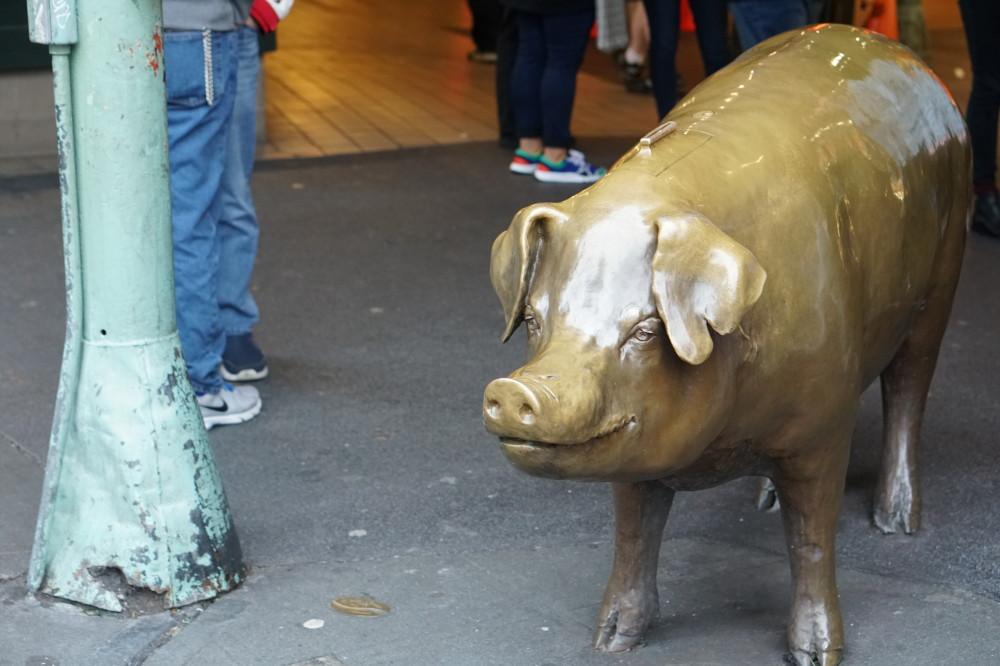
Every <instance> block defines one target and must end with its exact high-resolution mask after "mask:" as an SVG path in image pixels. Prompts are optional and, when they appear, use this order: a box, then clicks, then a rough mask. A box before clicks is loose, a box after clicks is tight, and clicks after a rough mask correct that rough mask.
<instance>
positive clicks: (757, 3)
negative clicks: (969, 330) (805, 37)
mask: <svg viewBox="0 0 1000 666" xmlns="http://www.w3.org/2000/svg"><path fill="white" fill-rule="evenodd" d="M729 10H730V12H731V13H732V15H733V24H734V25H735V26H736V33H737V34H738V35H739V38H740V47H741V48H742V49H744V50H746V49H749V48H750V47H752V46H756V45H757V44H759V43H760V42H762V41H764V40H765V39H769V38H771V37H774V36H775V35H777V34H780V33H782V32H785V31H786V30H792V29H794V28H800V27H802V26H804V25H805V24H806V20H807V17H806V7H805V5H804V4H802V0H730V3H729Z"/></svg>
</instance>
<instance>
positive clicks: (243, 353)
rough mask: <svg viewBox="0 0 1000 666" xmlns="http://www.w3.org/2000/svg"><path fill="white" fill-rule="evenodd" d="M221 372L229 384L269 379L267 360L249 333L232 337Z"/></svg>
mask: <svg viewBox="0 0 1000 666" xmlns="http://www.w3.org/2000/svg"><path fill="white" fill-rule="evenodd" d="M220 370H221V371H222V378H223V379H225V380H226V381H227V382H254V381H257V380H258V379H264V378H265V377H267V360H266V359H265V358H264V354H263V352H261V350H260V347H258V346H257V345H256V343H254V341H253V336H251V335H250V334H249V333H244V334H243V335H230V336H227V337H226V349H225V351H223V352H222V367H221V368H220Z"/></svg>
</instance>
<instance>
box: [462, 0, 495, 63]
mask: <svg viewBox="0 0 1000 666" xmlns="http://www.w3.org/2000/svg"><path fill="white" fill-rule="evenodd" d="M466 1H467V2H468V4H469V12H470V13H471V14H472V42H473V43H474V44H475V45H476V47H475V48H474V49H473V50H472V51H469V54H468V58H469V60H471V61H472V62H485V63H494V62H496V61H497V38H498V37H499V34H500V20H501V18H502V17H501V11H500V0H466Z"/></svg>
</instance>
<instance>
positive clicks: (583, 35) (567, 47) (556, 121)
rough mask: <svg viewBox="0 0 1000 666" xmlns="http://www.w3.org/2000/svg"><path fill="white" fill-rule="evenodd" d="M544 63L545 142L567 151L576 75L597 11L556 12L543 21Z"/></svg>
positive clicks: (543, 135) (542, 86) (542, 90)
mask: <svg viewBox="0 0 1000 666" xmlns="http://www.w3.org/2000/svg"><path fill="white" fill-rule="evenodd" d="M542 23H543V31H544V44H545V66H544V71H543V73H542V80H541V108H542V142H543V143H544V144H545V147H546V148H559V149H562V150H563V151H565V150H568V149H569V146H570V143H571V138H570V119H571V117H572V115H573V101H574V98H575V97H576V75H577V72H578V71H579V70H580V65H581V63H582V62H583V54H584V51H585V50H586V48H587V40H588V38H589V35H590V26H591V25H593V23H594V10H592V9H591V10H588V11H583V12H574V13H572V14H555V15H551V16H545V17H544V18H543V20H542Z"/></svg>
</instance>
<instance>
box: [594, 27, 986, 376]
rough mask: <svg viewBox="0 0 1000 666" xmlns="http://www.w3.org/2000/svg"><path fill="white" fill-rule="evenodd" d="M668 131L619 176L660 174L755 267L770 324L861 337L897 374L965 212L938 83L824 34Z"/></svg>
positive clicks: (786, 46)
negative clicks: (858, 332)
mask: <svg viewBox="0 0 1000 666" xmlns="http://www.w3.org/2000/svg"><path fill="white" fill-rule="evenodd" d="M668 119H669V120H672V121H674V122H676V123H677V131H676V132H675V133H674V134H673V135H670V136H667V137H666V138H663V139H661V140H659V141H658V142H657V143H656V144H654V146H653V150H652V151H651V152H649V153H646V154H645V155H643V154H642V153H641V152H637V153H635V154H633V156H632V157H629V156H626V157H625V158H624V159H623V161H622V162H620V167H619V170H620V171H622V172H623V173H622V176H625V177H627V175H626V174H627V172H629V171H632V170H634V169H644V170H645V171H646V172H650V171H652V172H653V173H655V174H656V176H657V178H658V180H660V181H661V182H662V187H663V191H664V193H665V194H667V196H668V197H669V198H670V199H672V200H675V201H677V202H678V205H679V206H680V207H690V208H693V209H695V210H697V211H698V212H701V213H702V214H704V215H705V216H706V217H708V218H709V219H711V220H712V221H713V222H715V223H716V224H717V225H718V226H719V227H720V228H722V229H723V230H724V231H726V232H727V233H728V234H730V235H731V236H732V237H733V238H735V239H736V240H738V241H739V242H741V243H742V244H744V245H745V246H746V247H748V248H749V249H750V250H751V251H753V252H754V254H755V255H757V257H758V259H759V260H760V261H761V264H762V265H763V266H764V268H765V269H766V270H767V272H768V282H767V286H766V287H765V290H764V295H763V297H762V301H761V303H760V304H759V305H758V307H756V308H755V311H757V312H758V313H761V312H763V313H766V317H767V318H768V320H769V321H768V324H767V326H768V327H770V328H777V329H781V330H789V329H791V330H798V331H801V333H802V339H803V340H806V341H807V340H813V341H815V340H816V339H820V338H824V337H825V338H830V336H831V333H833V334H834V337H835V336H836V332H835V331H831V330H830V327H831V326H835V325H838V324H839V325H843V326H845V327H846V326H858V325H859V326H861V327H862V328H863V337H864V339H863V340H862V341H858V342H861V344H863V345H864V349H865V350H866V351H865V353H866V354H867V356H868V357H869V358H868V359H866V360H865V361H863V363H864V365H866V366H867V365H873V366H875V365H878V364H880V363H882V362H883V361H886V362H887V359H885V358H882V357H884V356H886V355H891V353H892V350H893V349H895V346H897V345H898V343H899V340H900V339H901V336H902V335H903V334H904V333H905V330H906V329H907V327H908V325H909V322H910V319H911V318H912V316H913V314H914V313H915V311H916V308H917V307H918V306H919V303H920V301H921V300H922V299H923V298H924V297H925V295H926V293H927V291H928V288H929V283H930V280H931V275H932V268H933V266H934V264H935V261H936V252H937V249H938V247H939V246H940V240H941V238H942V236H943V234H944V231H945V229H946V227H947V225H948V224H949V221H950V220H951V219H952V218H954V217H955V215H954V213H955V211H957V210H959V209H961V210H963V211H964V207H965V206H966V205H967V201H968V191H969V160H970V156H969V148H968V141H967V138H966V131H965V125H964V122H963V120H962V117H961V114H960V113H959V111H958V109H957V108H956V106H955V104H954V102H953V100H952V99H951V98H950V96H949V95H948V93H947V91H946V90H945V89H944V87H943V86H942V85H941V83H940V82H939V80H938V79H937V78H936V77H935V76H934V74H933V73H932V72H931V71H930V70H929V69H928V68H927V67H926V66H925V65H924V64H923V63H922V62H920V61H919V60H918V59H917V58H916V57H915V56H914V55H913V54H912V53H911V52H910V51H909V50H908V49H906V48H904V47H902V46H900V45H899V44H896V43H895V42H891V41H889V40H887V39H884V38H882V37H880V36H878V35H874V34H872V33H868V32H865V31H861V30H857V29H855V28H851V27H848V26H839V25H820V26H814V27H811V28H807V29H804V30H801V31H795V32H792V33H785V34H784V35H779V36H778V37H775V38H773V39H771V40H768V41H766V42H764V43H762V44H760V45H758V46H757V47H756V48H754V49H751V50H750V51H748V52H746V53H745V54H744V55H743V56H741V57H740V58H739V59H738V60H737V61H736V62H734V63H733V64H731V65H730V66H729V67H727V68H725V69H724V70H722V71H720V72H718V73H717V74H716V75H715V76H713V77H711V78H709V79H707V80H706V81H704V82H703V83H702V84H701V85H699V86H698V87H697V88H695V89H694V90H693V91H692V92H691V94H689V95H688V96H687V97H686V98H685V99H684V100H682V101H681V103H680V104H678V106H677V107H675V109H674V110H673V111H672V112H671V113H670V115H669V116H668ZM612 175H613V176H614V175H615V174H614V173H613V174H612ZM845 292H850V293H845ZM838 317H839V318H840V319H841V320H843V321H838ZM852 318H853V319H854V320H859V321H847V319H852ZM845 337H849V336H845ZM845 344H846V343H845Z"/></svg>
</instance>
